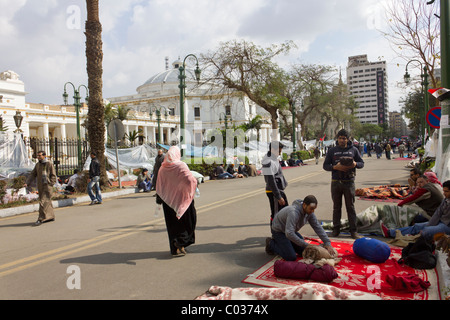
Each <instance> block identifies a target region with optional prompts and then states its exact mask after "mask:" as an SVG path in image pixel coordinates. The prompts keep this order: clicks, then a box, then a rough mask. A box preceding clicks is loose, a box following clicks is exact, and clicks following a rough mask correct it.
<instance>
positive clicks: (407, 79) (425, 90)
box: [403, 60, 429, 147]
mask: <svg viewBox="0 0 450 320" xmlns="http://www.w3.org/2000/svg"><path fill="white" fill-rule="evenodd" d="M411 62H417V63H419V64H420V69H421V73H420V77H421V78H422V82H421V86H422V94H423V99H424V106H423V109H422V111H421V117H420V118H421V127H422V128H421V131H422V132H421V133H422V147H424V146H425V117H426V115H427V112H428V107H429V100H428V84H429V83H428V69H427V66H425V67H423V65H422V62H420V61H419V60H411V61H409V62H408V63H407V64H406V69H405V75H404V77H403V78H404V80H405V82H406V83H407V84H409V83H410V82H411V76H410V75H409V73H408V65H409V64H410V63H411ZM422 70H423V73H422Z"/></svg>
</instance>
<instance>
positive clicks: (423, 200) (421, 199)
mask: <svg viewBox="0 0 450 320" xmlns="http://www.w3.org/2000/svg"><path fill="white" fill-rule="evenodd" d="M416 184H417V188H416V190H415V192H414V193H413V194H412V195H411V196H409V197H407V198H406V199H404V200H403V201H401V202H399V203H398V206H399V207H401V206H404V205H410V204H414V203H415V204H416V205H417V206H419V207H420V208H422V209H423V210H424V211H425V213H424V214H419V215H418V216H417V217H416V218H415V219H414V222H416V223H417V222H426V221H428V220H429V219H430V217H431V216H432V215H433V214H434V212H435V211H436V209H437V208H438V207H439V205H440V204H441V202H442V200H443V199H444V195H443V194H442V188H441V186H440V185H439V184H437V183H432V182H429V180H428V178H427V177H426V176H424V175H421V176H419V177H418V178H417V181H416Z"/></svg>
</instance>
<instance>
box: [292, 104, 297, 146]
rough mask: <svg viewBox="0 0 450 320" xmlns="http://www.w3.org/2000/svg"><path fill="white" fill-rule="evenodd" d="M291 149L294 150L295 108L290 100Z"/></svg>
mask: <svg viewBox="0 0 450 320" xmlns="http://www.w3.org/2000/svg"><path fill="white" fill-rule="evenodd" d="M291 112H292V149H293V151H294V152H295V151H296V149H295V114H296V110H295V102H292V109H291Z"/></svg>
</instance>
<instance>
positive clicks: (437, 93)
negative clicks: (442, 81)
mask: <svg viewBox="0 0 450 320" xmlns="http://www.w3.org/2000/svg"><path fill="white" fill-rule="evenodd" d="M428 92H429V93H431V94H432V95H433V97H435V98H437V99H438V100H439V101H443V100H445V99H448V98H450V90H449V89H446V88H437V89H430V90H428Z"/></svg>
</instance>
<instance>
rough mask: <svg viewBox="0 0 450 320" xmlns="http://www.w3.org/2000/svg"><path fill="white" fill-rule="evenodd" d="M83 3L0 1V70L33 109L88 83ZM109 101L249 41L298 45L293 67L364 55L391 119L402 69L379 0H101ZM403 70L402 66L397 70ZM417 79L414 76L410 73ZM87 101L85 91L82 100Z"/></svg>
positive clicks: (338, 62) (339, 64) (293, 53)
mask: <svg viewBox="0 0 450 320" xmlns="http://www.w3.org/2000/svg"><path fill="white" fill-rule="evenodd" d="M85 6H86V5H85V1H84V0H64V1H62V0H0V41H1V52H0V57H1V59H0V72H2V71H5V70H12V71H15V72H17V73H18V74H19V76H20V79H21V80H22V81H24V82H25V89H26V91H27V92H28V95H27V99H26V100H27V102H33V103H46V104H61V103H63V101H62V93H63V87H64V83H66V82H67V81H71V82H73V83H74V84H76V85H77V86H78V85H81V84H86V85H87V74H86V57H85V41H86V38H85V35H84V23H85V20H86V9H85ZM100 12H101V17H100V19H101V23H102V25H103V35H102V36H103V53H104V61H103V69H104V74H103V82H104V88H103V96H104V98H108V97H117V96H121V95H131V94H134V93H136V88H137V87H138V86H140V85H142V84H143V83H144V82H145V81H146V80H147V79H148V78H150V77H151V76H152V75H154V74H156V73H158V72H161V71H164V69H165V57H166V56H168V57H169V60H170V63H172V62H173V61H174V60H176V59H177V58H178V57H181V58H184V57H185V56H186V55H188V54H190V53H194V54H200V53H202V52H207V51H209V50H214V49H216V48H217V47H218V45H219V43H220V42H223V41H228V40H233V39H246V40H249V41H252V42H253V43H255V44H257V45H260V46H266V45H270V44H279V43H282V42H285V41H286V40H292V41H294V43H295V44H296V45H297V46H298V49H297V50H293V51H291V54H290V55H289V56H288V57H286V58H284V59H285V60H286V63H287V62H293V63H306V64H308V63H313V64H326V65H331V66H335V67H337V68H339V67H341V68H342V71H343V77H344V80H345V77H346V65H347V60H348V57H349V56H352V55H359V54H367V55H368V58H369V60H370V61H377V60H386V61H387V63H388V78H389V93H390V111H393V110H400V106H399V104H398V99H399V97H401V96H402V95H404V94H405V91H403V90H401V89H399V88H398V87H397V83H398V82H399V81H402V77H403V74H404V70H405V62H404V61H402V60H400V59H399V58H397V57H396V55H395V54H394V52H393V51H392V49H391V47H390V45H389V43H388V41H387V40H386V39H385V38H384V37H383V36H382V35H381V34H380V32H379V31H377V30H376V28H383V27H384V23H385V22H384V16H383V10H382V6H381V5H380V1H379V0H323V1H306V0H190V1H188V0H100ZM397 64H399V65H400V66H398V65H397ZM410 71H412V70H410ZM81 94H82V95H84V93H83V92H82V93H81Z"/></svg>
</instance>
